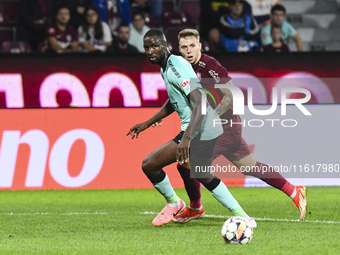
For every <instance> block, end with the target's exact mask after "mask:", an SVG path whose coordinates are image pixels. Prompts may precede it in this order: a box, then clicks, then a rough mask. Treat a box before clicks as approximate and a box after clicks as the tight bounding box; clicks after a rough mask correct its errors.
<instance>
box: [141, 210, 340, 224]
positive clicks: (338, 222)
mask: <svg viewBox="0 0 340 255" xmlns="http://www.w3.org/2000/svg"><path fill="white" fill-rule="evenodd" d="M140 214H157V213H156V212H152V211H150V212H148V211H146V212H141V213H140ZM204 217H207V218H223V219H228V218H230V217H231V216H228V215H214V214H205V215H204V216H203V218H204ZM254 219H255V220H258V221H284V222H302V221H301V220H295V219H273V218H254ZM303 222H308V223H325V224H340V221H326V220H304V221H303Z"/></svg>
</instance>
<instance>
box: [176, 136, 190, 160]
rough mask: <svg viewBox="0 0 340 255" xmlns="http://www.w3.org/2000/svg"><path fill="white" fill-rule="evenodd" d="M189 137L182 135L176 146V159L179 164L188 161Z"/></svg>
mask: <svg viewBox="0 0 340 255" xmlns="http://www.w3.org/2000/svg"><path fill="white" fill-rule="evenodd" d="M189 148H190V138H184V137H182V139H181V142H180V143H179V144H178V146H177V153H176V161H177V162H178V163H180V164H184V163H187V162H188V161H189Z"/></svg>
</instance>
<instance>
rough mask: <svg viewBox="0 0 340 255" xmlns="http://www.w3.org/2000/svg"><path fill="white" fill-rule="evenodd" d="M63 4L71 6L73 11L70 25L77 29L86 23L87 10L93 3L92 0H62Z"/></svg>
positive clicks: (70, 8)
mask: <svg viewBox="0 0 340 255" xmlns="http://www.w3.org/2000/svg"><path fill="white" fill-rule="evenodd" d="M62 4H63V6H66V7H68V8H69V10H70V12H71V20H70V25H72V26H73V28H74V29H76V30H77V29H78V27H79V26H80V25H81V24H83V23H84V21H85V10H86V8H87V7H88V6H90V5H91V4H92V0H62Z"/></svg>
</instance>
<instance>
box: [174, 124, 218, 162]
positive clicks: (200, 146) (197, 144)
mask: <svg viewBox="0 0 340 255" xmlns="http://www.w3.org/2000/svg"><path fill="white" fill-rule="evenodd" d="M183 134H184V131H181V132H179V134H178V135H177V136H176V137H175V138H174V139H172V140H173V141H174V142H175V143H177V144H179V143H180V142H181V139H182V137H183ZM200 138H201V133H199V134H198V135H197V136H195V138H194V139H192V140H191V142H190V156H194V157H201V158H212V157H214V148H215V144H216V141H217V138H215V139H212V140H207V141H201V140H200Z"/></svg>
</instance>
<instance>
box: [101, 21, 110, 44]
mask: <svg viewBox="0 0 340 255" xmlns="http://www.w3.org/2000/svg"><path fill="white" fill-rule="evenodd" d="M102 24H103V33H104V42H105V43H110V42H112V35H111V30H110V27H109V25H108V24H106V23H105V22H102Z"/></svg>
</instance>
